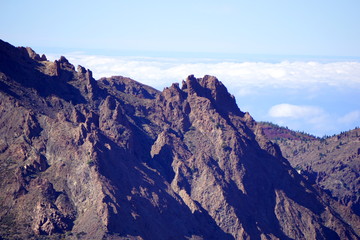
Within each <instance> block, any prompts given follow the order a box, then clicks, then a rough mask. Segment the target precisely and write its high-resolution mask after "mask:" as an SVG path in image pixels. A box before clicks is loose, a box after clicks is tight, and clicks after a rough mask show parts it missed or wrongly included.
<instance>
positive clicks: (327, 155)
mask: <svg viewBox="0 0 360 240" xmlns="http://www.w3.org/2000/svg"><path fill="white" fill-rule="evenodd" d="M261 126H262V128H263V130H264V133H265V135H266V136H267V137H268V138H269V139H271V140H272V141H273V142H274V143H276V144H278V145H279V146H280V148H281V151H282V153H283V155H284V157H286V158H287V159H288V160H289V162H290V163H291V165H292V166H293V167H294V168H295V169H297V170H298V172H300V173H301V174H302V175H304V176H306V177H307V178H309V179H310V180H311V181H312V182H314V183H316V184H317V185H319V186H320V187H321V188H322V189H324V190H325V191H327V192H328V193H330V195H331V196H333V197H334V198H335V199H336V200H337V201H339V202H340V203H342V204H344V205H347V206H350V207H351V208H352V209H353V210H354V212H355V213H356V214H357V215H360V191H359V189H360V175H359V172H360V129H359V128H356V129H353V130H350V131H347V132H343V133H341V134H338V135H334V136H331V137H324V138H315V137H311V136H310V135H306V134H302V135H301V136H299V133H296V132H294V131H291V130H289V129H284V128H281V127H279V126H276V125H273V124H268V123H261ZM284 132H286V133H288V134H286V135H284V134H283V133H284ZM296 134H298V135H297V137H291V136H294V135H296ZM289 136H290V137H289Z"/></svg>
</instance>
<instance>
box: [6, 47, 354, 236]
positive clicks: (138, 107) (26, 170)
mask: <svg viewBox="0 0 360 240" xmlns="http://www.w3.org/2000/svg"><path fill="white" fill-rule="evenodd" d="M33 56H34V54H32V53H31V54H26V55H24V50H23V49H22V48H15V47H12V46H11V45H9V44H7V43H4V42H0V72H1V74H0V86H1V89H0V113H1V114H0V136H1V139H0V180H1V181H0V188H1V192H2V194H1V197H0V205H1V208H0V223H1V226H2V228H1V229H0V231H1V232H0V234H1V237H2V238H5V239H19V238H20V239H21V238H22V239H38V238H41V237H42V236H40V237H39V235H46V237H47V238H49V239H59V238H61V237H63V238H66V239H102V238H103V239H301V238H305V239H332V238H333V239H336V238H338V239H357V238H359V233H360V230H359V227H358V226H359V217H358V216H356V215H354V214H353V213H352V211H351V209H349V208H347V207H346V206H342V205H340V204H339V203H338V202H336V201H334V200H333V199H331V198H330V197H329V196H328V195H327V194H326V193H324V192H322V191H321V190H319V189H318V188H316V186H312V185H311V184H310V183H309V182H308V181H307V180H306V179H305V178H303V177H302V176H301V175H299V174H298V173H297V172H296V171H295V170H294V169H293V168H292V167H291V166H290V164H289V163H288V161H287V160H286V159H285V158H283V157H282V155H281V152H280V151H279V149H278V148H277V146H276V145H274V144H273V143H271V142H269V141H268V140H267V139H266V138H265V137H264V134H262V132H261V129H260V128H259V127H258V125H257V123H256V122H255V121H254V120H253V119H252V118H251V116H250V114H249V113H243V112H242V111H241V110H240V109H239V108H238V107H237V105H236V102H235V99H234V97H233V96H231V94H230V93H229V92H228V91H227V89H226V87H225V86H224V85H223V84H222V83H221V82H220V81H219V80H218V79H216V77H212V76H205V77H203V78H195V77H194V76H189V77H188V78H187V79H186V80H185V81H184V82H183V84H182V86H181V87H180V86H179V84H173V85H172V86H170V87H169V88H166V89H164V90H163V91H162V92H160V91H157V90H155V89H153V88H151V87H149V86H145V85H142V84H140V83H138V82H136V81H134V80H131V79H128V78H124V77H111V78H102V79H100V80H98V81H95V80H94V79H93V78H92V75H91V71H89V70H85V68H83V67H78V68H77V70H75V68H74V67H73V66H72V65H71V64H70V63H69V62H68V61H67V60H66V58H64V57H62V58H61V59H59V60H58V61H56V62H55V63H52V62H48V61H44V60H41V59H38V58H37V57H33ZM35 56H36V55H35Z"/></svg>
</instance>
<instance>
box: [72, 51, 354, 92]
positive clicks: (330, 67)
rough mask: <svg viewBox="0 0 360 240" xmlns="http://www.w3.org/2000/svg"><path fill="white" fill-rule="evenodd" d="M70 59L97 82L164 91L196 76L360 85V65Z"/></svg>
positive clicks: (236, 82)
mask: <svg viewBox="0 0 360 240" xmlns="http://www.w3.org/2000/svg"><path fill="white" fill-rule="evenodd" d="M67 58H68V59H69V60H70V61H71V62H72V63H74V64H80V65H82V66H84V67H86V68H89V69H91V70H92V71H93V74H94V76H95V77H96V78H100V77H109V76H114V75H122V76H126V77H130V78H133V79H134V80H137V81H140V82H144V83H146V84H151V85H152V86H154V87H164V85H165V84H167V85H170V84H171V83H172V82H174V81H176V82H179V81H181V80H182V79H184V78H186V76H188V75H190V74H194V75H196V76H197V77H201V76H203V75H206V74H208V75H214V76H217V77H218V78H219V79H220V80H221V81H223V82H224V83H225V84H230V85H231V86H236V87H243V88H245V89H246V88H249V87H251V88H252V87H267V86H271V87H284V86H286V87H287V88H300V87H304V85H307V86H310V85H314V84H317V85H318V84H327V85H336V86H340V85H341V86H344V85H345V86H357V87H359V85H360V63H359V62H333V63H319V62H300V61H297V62H288V61H283V62H280V63H266V62H235V61H218V60H214V59H184V58H181V59H174V58H145V57H107V56H95V55H85V54H81V53H70V54H68V55H67Z"/></svg>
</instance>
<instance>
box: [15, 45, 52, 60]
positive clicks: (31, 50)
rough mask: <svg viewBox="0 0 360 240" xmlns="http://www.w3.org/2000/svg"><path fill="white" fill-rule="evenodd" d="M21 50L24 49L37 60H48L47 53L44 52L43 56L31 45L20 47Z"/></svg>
mask: <svg viewBox="0 0 360 240" xmlns="http://www.w3.org/2000/svg"><path fill="white" fill-rule="evenodd" d="M19 49H20V50H22V51H24V52H25V53H26V54H27V55H28V56H29V57H30V58H32V59H34V60H36V61H47V58H46V56H45V54H42V55H41V57H40V55H39V54H37V53H36V52H35V51H34V50H33V49H32V48H30V47H26V48H24V47H19Z"/></svg>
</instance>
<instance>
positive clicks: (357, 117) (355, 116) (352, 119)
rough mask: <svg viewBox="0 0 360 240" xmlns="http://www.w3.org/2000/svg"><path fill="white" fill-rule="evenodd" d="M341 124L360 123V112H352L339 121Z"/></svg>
mask: <svg viewBox="0 0 360 240" xmlns="http://www.w3.org/2000/svg"><path fill="white" fill-rule="evenodd" d="M338 121H339V122H340V123H344V124H351V123H356V122H357V123H359V122H360V110H356V111H352V112H349V113H348V114H346V115H345V116H343V117H340V118H339V119H338Z"/></svg>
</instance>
